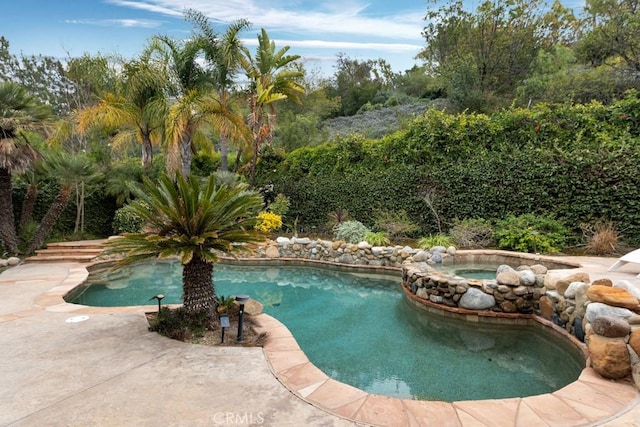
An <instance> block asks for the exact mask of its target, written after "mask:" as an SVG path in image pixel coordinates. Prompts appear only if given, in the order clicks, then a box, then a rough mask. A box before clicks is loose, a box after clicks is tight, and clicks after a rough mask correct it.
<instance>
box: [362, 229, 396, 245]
mask: <svg viewBox="0 0 640 427" xmlns="http://www.w3.org/2000/svg"><path fill="white" fill-rule="evenodd" d="M364 241H365V242H367V243H368V244H370V245H372V246H389V245H390V244H391V240H389V238H388V237H387V233H386V232H384V231H367V232H366V233H364Z"/></svg>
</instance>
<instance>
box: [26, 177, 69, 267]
mask: <svg viewBox="0 0 640 427" xmlns="http://www.w3.org/2000/svg"><path fill="white" fill-rule="evenodd" d="M70 198H71V186H70V185H65V186H63V187H62V188H60V191H59V192H58V195H57V196H56V199H55V200H54V201H53V204H52V205H51V207H50V208H49V210H48V211H47V213H46V214H45V216H44V218H42V221H40V225H38V228H37V230H36V232H35V234H34V235H33V240H32V241H31V243H30V244H29V248H28V249H27V253H28V254H31V253H33V252H35V250H36V249H38V248H39V247H40V246H42V244H43V243H44V241H45V240H46V239H47V237H49V234H50V233H51V229H53V226H54V225H55V223H56V221H57V220H58V218H60V215H61V214H62V211H63V210H64V208H65V207H66V206H67V203H69V199H70Z"/></svg>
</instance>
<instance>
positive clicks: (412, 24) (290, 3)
mask: <svg viewBox="0 0 640 427" xmlns="http://www.w3.org/2000/svg"><path fill="white" fill-rule="evenodd" d="M2 3H3V4H2V15H3V16H2V18H3V19H2V24H0V35H2V36H4V37H5V38H6V39H7V40H8V41H9V49H10V51H11V52H12V53H13V54H19V53H23V54H25V55H32V54H33V55H46V56H53V57H56V58H59V59H61V60H64V59H65V58H68V57H70V56H71V57H77V56H81V55H83V54H85V53H89V54H92V55H95V54H97V53H101V54H103V55H110V54H119V55H121V56H124V57H125V58H133V57H135V56H137V55H138V54H139V53H140V52H141V51H142V49H143V48H144V46H145V44H146V42H147V41H148V39H149V38H150V37H152V36H153V35H156V34H162V35H167V36H169V37H172V38H176V39H179V38H184V37H188V36H189V35H190V33H191V29H192V25H191V24H190V23H188V22H187V21H185V20H184V15H183V11H184V10H185V9H189V8H191V9H196V10H199V11H201V12H202V13H204V14H205V15H206V16H207V17H209V18H210V20H211V22H212V24H213V26H214V28H215V29H216V30H217V32H218V33H222V32H223V31H224V29H225V25H226V24H227V23H228V22H231V21H233V20H235V19H239V18H244V19H247V20H249V21H250V22H251V24H252V27H251V28H250V29H249V30H247V31H245V32H244V33H243V34H242V38H243V40H244V42H245V44H246V45H247V46H249V48H250V49H252V50H253V48H252V47H253V46H255V45H256V43H257V38H256V36H257V34H258V33H259V32H260V29H261V28H265V29H266V30H267V32H268V34H269V37H270V38H271V39H272V40H273V41H275V43H276V47H277V48H280V47H283V46H285V45H288V46H290V47H291V49H290V50H289V53H290V54H298V55H301V56H302V58H303V60H304V64H305V67H306V68H307V69H308V70H314V69H315V70H317V71H319V72H320V73H321V74H325V75H331V74H333V72H334V71H335V68H334V65H335V61H336V57H337V55H338V54H340V53H344V54H346V55H347V56H348V57H349V58H352V59H358V60H366V59H377V58H384V59H385V60H387V62H389V63H390V64H391V66H392V68H393V69H394V71H396V72H402V71H405V70H408V69H410V68H411V67H412V66H413V65H414V64H417V63H419V61H416V60H415V59H414V57H415V55H416V54H417V53H418V52H419V51H420V50H421V48H423V47H424V39H423V38H422V36H421V31H422V28H423V27H424V21H423V18H424V16H425V14H426V11H427V2H426V1H425V0H393V1H389V0H376V1H369V2H361V1H359V0H329V1H317V0H314V1H307V0H274V1H264V0H263V1H262V2H259V1H258V0H3V1H2Z"/></svg>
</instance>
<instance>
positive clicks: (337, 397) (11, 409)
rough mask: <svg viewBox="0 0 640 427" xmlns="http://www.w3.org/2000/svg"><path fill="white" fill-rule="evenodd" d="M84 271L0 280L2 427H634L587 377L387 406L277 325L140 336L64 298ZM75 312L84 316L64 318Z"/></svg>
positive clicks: (628, 275)
mask: <svg viewBox="0 0 640 427" xmlns="http://www.w3.org/2000/svg"><path fill="white" fill-rule="evenodd" d="M578 260H579V261H580V262H582V263H583V264H584V265H585V270H586V271H589V272H590V274H592V278H597V277H612V278H614V280H617V279H622V278H624V279H627V280H636V279H635V275H636V274H638V272H639V271H638V270H637V267H635V266H629V267H625V268H623V269H622V272H616V273H615V274H614V273H606V272H605V271H604V270H606V268H607V267H608V266H609V265H611V264H612V263H613V261H614V260H613V259H597V258H594V259H591V258H578ZM634 267H635V268H634ZM86 275H87V272H86V269H85V268H84V267H83V266H82V265H79V264H69V263H66V264H65V263H61V264H39V263H33V264H29V263H27V264H23V265H20V266H17V267H14V268H11V269H9V270H7V271H5V272H3V273H2V274H0V301H2V302H1V303H0V360H1V363H0V425H1V426H44V425H46V426H134V425H135V426H146V425H154V426H157V425H163V426H165V425H176V426H183V425H184V426H199V425H202V426H211V425H268V426H355V425H369V424H376V425H391V426H396V425H434V426H436V425H437V426H441V425H462V426H487V425H505V426H514V425H525V426H528V425H534V424H532V422H535V425H545V424H546V425H551V426H555V425H566V426H573V425H606V426H611V427H613V426H615V427H623V426H640V406H638V402H640V399H639V395H638V393H636V392H635V390H634V389H633V388H632V387H631V386H630V385H625V384H619V383H615V382H610V381H605V380H603V379H601V378H598V377H597V376H596V375H595V374H594V373H593V372H592V371H591V370H585V371H584V372H583V374H582V376H581V378H580V380H579V381H576V382H575V383H573V384H571V385H570V386H567V388H565V389H563V390H560V391H559V392H556V393H554V394H553V395H543V396H553V398H548V397H542V398H537V397H532V398H526V399H529V400H526V399H503V400H494V401H477V402H458V403H456V404H453V405H452V404H444V403H441V402H425V403H420V402H414V403H412V402H413V401H401V402H403V403H402V406H400V407H398V406H397V405H396V403H397V402H396V403H393V404H390V405H389V404H388V403H389V402H390V400H391V399H390V398H385V397H380V396H374V395H368V394H366V393H363V392H361V391H359V390H357V389H353V388H352V387H349V386H345V385H344V384H340V383H336V382H335V381H333V380H330V379H328V378H326V377H325V376H324V374H322V373H321V372H319V371H318V370H317V369H314V367H313V366H312V365H310V364H309V363H308V361H306V358H305V357H304V355H303V354H301V352H300V351H299V349H297V344H295V341H294V340H292V339H291V337H290V336H289V334H288V331H287V330H286V328H285V327H284V326H282V325H281V324H280V323H279V322H277V321H276V320H275V319H271V318H268V317H266V321H265V322H264V323H263V324H264V327H265V328H267V329H269V330H271V331H272V334H271V336H272V338H273V339H272V340H271V342H270V344H268V345H267V346H266V347H265V349H264V350H263V349H261V348H234V347H206V346H200V345H188V344H184V343H181V342H178V341H174V340H170V339H167V338H164V337H161V336H158V335H157V334H155V333H150V332H148V330H147V322H146V319H145V317H144V314H143V308H142V307H126V308H84V307H79V306H75V305H72V304H66V303H64V301H63V300H62V295H64V294H65V293H66V292H67V291H68V290H69V289H70V288H72V287H74V286H76V285H77V284H78V283H81V282H82V281H83V280H84V279H85V278H86ZM80 316H87V317H88V319H86V320H84V321H78V322H69V320H81V319H82V317H80ZM267 356H268V357H269V360H267ZM276 376H277V377H278V378H279V379H280V380H281V381H283V382H284V383H285V384H286V387H285V385H283V384H282V383H281V382H279V380H278V379H276ZM287 387H288V388H287ZM594 390H595V393H594ZM305 399H306V400H305ZM395 400H398V399H395ZM558 400H562V402H563V403H564V404H566V403H567V402H569V406H570V408H569V410H567V408H566V407H565V406H562V405H560V406H559V405H558ZM523 402H524V404H523ZM321 408H326V409H327V410H328V411H327V410H323V409H321ZM442 408H445V409H442ZM545 408H546V409H545ZM329 411H331V412H332V413H330V412H329ZM514 411H515V412H514ZM572 411H573V412H572ZM337 414H341V415H346V416H348V417H350V418H352V419H355V420H358V421H349V420H347V419H345V418H343V417H341V416H339V415H337ZM576 414H577V415H576ZM545 420H546V421H545Z"/></svg>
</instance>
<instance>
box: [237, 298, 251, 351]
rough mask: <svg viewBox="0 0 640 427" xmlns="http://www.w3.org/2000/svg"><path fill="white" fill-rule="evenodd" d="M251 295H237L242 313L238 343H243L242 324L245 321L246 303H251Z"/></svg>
mask: <svg viewBox="0 0 640 427" xmlns="http://www.w3.org/2000/svg"><path fill="white" fill-rule="evenodd" d="M249 298H250V297H249V295H244V294H242V295H236V301H238V303H240V312H239V313H238V338H237V339H236V342H239V343H241V342H242V323H243V321H244V303H245V302H247V301H249Z"/></svg>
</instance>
